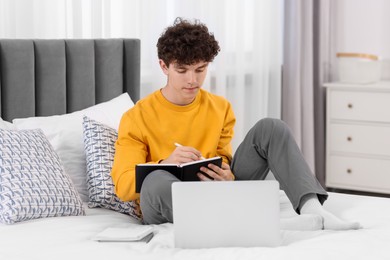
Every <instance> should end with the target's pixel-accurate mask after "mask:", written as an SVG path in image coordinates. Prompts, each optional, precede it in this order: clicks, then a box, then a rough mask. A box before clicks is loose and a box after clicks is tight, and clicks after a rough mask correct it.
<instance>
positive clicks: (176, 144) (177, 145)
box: [175, 143, 205, 160]
mask: <svg viewBox="0 0 390 260" xmlns="http://www.w3.org/2000/svg"><path fill="white" fill-rule="evenodd" d="M175 146H176V147H180V146H182V145H181V144H179V143H175ZM200 159H202V160H204V159H205V158H204V157H203V156H200Z"/></svg>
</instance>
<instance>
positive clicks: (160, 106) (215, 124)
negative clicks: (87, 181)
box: [111, 89, 236, 201]
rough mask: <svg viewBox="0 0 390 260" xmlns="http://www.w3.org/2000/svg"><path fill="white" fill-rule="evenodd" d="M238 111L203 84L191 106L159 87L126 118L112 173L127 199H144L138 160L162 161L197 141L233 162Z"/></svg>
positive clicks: (201, 148) (208, 153)
mask: <svg viewBox="0 0 390 260" xmlns="http://www.w3.org/2000/svg"><path fill="white" fill-rule="evenodd" d="M235 121H236V119H235V116H234V113H233V110H232V108H231V105H230V103H229V102H228V101H227V100H226V99H224V98H223V97H220V96H217V95H214V94H211V93H209V92H207V91H205V90H203V89H201V90H200V91H199V93H198V95H197V96H196V98H195V100H194V101H193V102H192V103H191V104H189V105H186V106H178V105H174V104H172V103H170V102H169V101H168V100H166V99H165V97H164V96H163V95H162V94H161V91H160V90H158V91H156V92H154V93H152V94H151V95H149V96H147V97H145V98H144V99H142V100H140V101H138V102H137V104H136V105H135V106H134V107H133V108H131V109H130V110H128V111H127V112H126V113H125V114H124V115H123V116H122V119H121V123H120V126H119V132H118V140H117V142H116V144H115V149H116V151H115V157H114V164H113V168H112V172H111V176H112V179H113V182H114V185H115V192H116V194H117V196H118V197H119V198H120V199H121V200H123V201H129V200H136V199H139V193H136V192H135V165H136V164H139V163H147V162H151V163H158V162H159V161H160V160H163V159H166V158H168V156H169V155H170V154H171V153H172V152H173V150H175V148H176V147H175V145H174V143H180V144H182V145H184V146H191V147H194V148H196V149H197V150H199V151H200V152H201V153H202V155H203V156H204V157H205V158H210V157H214V156H221V157H222V158H223V160H224V161H225V162H226V163H228V164H230V161H231V159H232V147H231V139H232V137H233V127H234V124H235Z"/></svg>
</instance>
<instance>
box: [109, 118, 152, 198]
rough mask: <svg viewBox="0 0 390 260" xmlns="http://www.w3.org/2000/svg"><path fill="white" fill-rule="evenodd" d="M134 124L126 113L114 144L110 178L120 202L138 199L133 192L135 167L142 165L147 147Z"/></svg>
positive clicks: (137, 194) (137, 195)
mask: <svg viewBox="0 0 390 260" xmlns="http://www.w3.org/2000/svg"><path fill="white" fill-rule="evenodd" d="M135 122H136V121H135V120H132V118H131V116H130V115H129V113H128V112H127V113H125V114H124V115H123V116H122V119H121V122H120V125H119V131H118V139H117V141H116V143H115V156H114V163H113V167H112V171H111V176H112V180H113V183H114V186H115V193H116V195H117V196H118V197H119V198H120V199H121V200H122V201H130V200H136V199H139V193H136V192H135V165H136V164H138V163H144V162H145V161H146V156H147V146H146V144H145V142H144V140H143V136H142V132H141V131H140V129H139V128H138V127H137V125H136V124H135Z"/></svg>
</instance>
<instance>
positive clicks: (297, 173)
mask: <svg viewBox="0 0 390 260" xmlns="http://www.w3.org/2000/svg"><path fill="white" fill-rule="evenodd" d="M231 168H232V172H233V173H234V175H235V176H236V180H264V179H265V177H266V176H267V174H268V172H269V170H271V171H272V173H273V174H274V176H275V178H276V179H277V180H278V181H279V183H280V187H281V188H282V189H283V190H284V191H285V192H286V195H287V196H288V198H289V199H290V201H291V203H292V205H293V207H294V209H295V210H296V211H297V212H298V213H299V207H300V201H301V199H302V197H303V196H305V195H307V194H317V196H318V199H319V200H320V202H321V203H323V202H324V201H325V200H326V198H327V196H328V195H327V193H326V191H325V190H324V189H323V188H322V187H321V185H320V184H319V182H318V181H317V179H316V178H315V176H314V175H313V174H312V172H311V171H310V168H309V166H308V165H307V163H306V161H305V159H304V158H303V156H302V153H301V151H300V150H299V148H298V146H297V144H296V142H295V140H294V138H293V136H292V135H291V132H290V129H289V128H288V126H287V125H286V124H285V123H284V122H283V121H281V120H278V119H270V118H265V119H262V120H260V121H259V122H257V123H256V125H255V126H254V127H253V128H252V129H251V130H250V131H249V132H248V134H247V135H246V137H245V139H244V141H243V142H242V143H241V144H240V146H239V147H238V149H237V151H236V153H235V154H234V157H233V161H232V165H231ZM176 181H179V180H178V179H177V178H176V177H175V176H173V175H172V174H170V173H169V172H166V171H162V170H157V171H154V172H152V173H150V174H149V175H148V176H147V177H146V178H145V180H144V182H143V184H142V189H141V201H140V203H141V210H142V213H143V217H144V222H145V223H146V224H161V223H166V222H173V217H172V194H171V184H172V183H173V182H176Z"/></svg>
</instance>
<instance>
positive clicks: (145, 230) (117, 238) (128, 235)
mask: <svg viewBox="0 0 390 260" xmlns="http://www.w3.org/2000/svg"><path fill="white" fill-rule="evenodd" d="M152 237H153V227H152V226H147V225H137V224H126V225H121V226H115V227H108V228H106V229H104V230H103V231H102V232H100V233H98V234H97V235H96V236H95V237H93V238H92V240H95V241H99V242H146V243H147V242H149V241H150V240H151V239H152Z"/></svg>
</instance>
